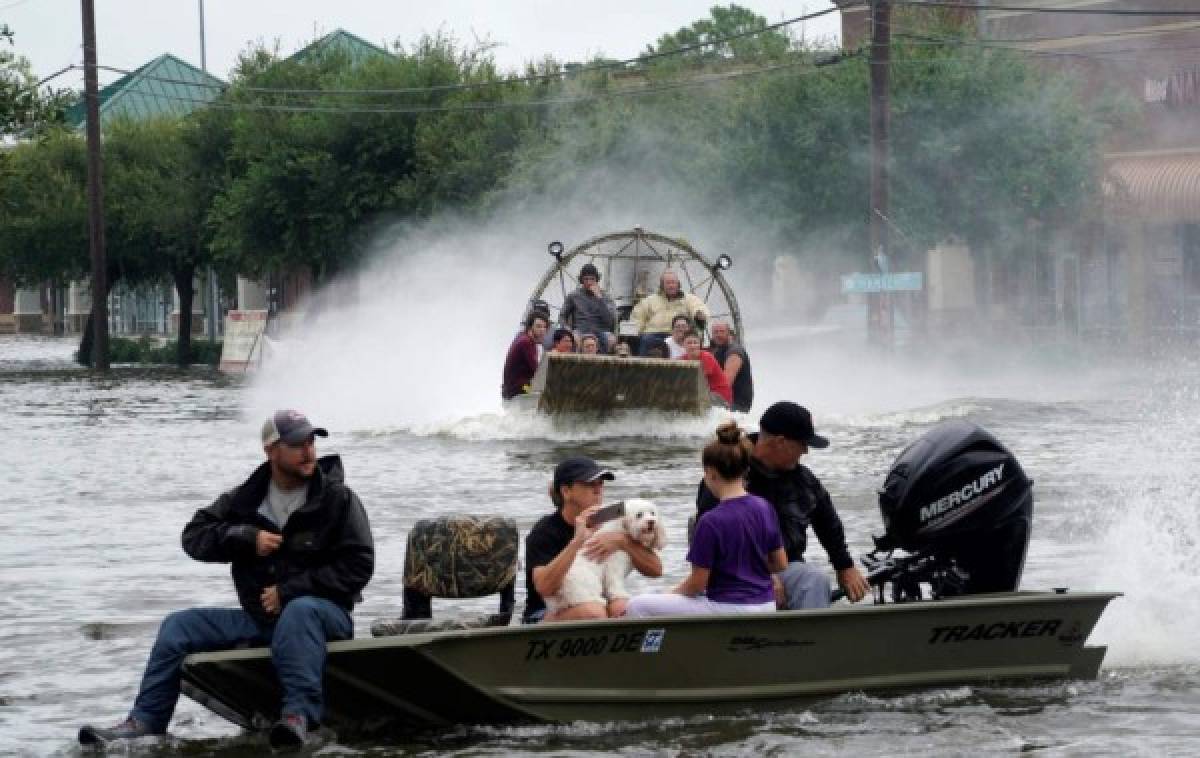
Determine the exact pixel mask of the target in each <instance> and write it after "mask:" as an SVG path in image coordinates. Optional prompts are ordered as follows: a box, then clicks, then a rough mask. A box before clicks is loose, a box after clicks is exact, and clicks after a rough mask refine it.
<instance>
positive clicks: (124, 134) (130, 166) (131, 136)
mask: <svg viewBox="0 0 1200 758" xmlns="http://www.w3.org/2000/svg"><path fill="white" fill-rule="evenodd" d="M197 138H198V135H196V134H195V133H194V132H191V133H189V132H188V130H187V128H186V127H185V125H184V123H183V122H182V121H181V120H179V119H176V118H154V119H148V120H142V121H128V120H120V121H117V122H115V123H113V124H112V125H110V126H109V127H108V129H107V130H106V136H105V143H104V148H105V154H106V156H105V167H106V171H105V198H106V200H107V203H106V206H107V207H106V213H107V221H108V223H107V229H108V232H107V234H108V237H107V241H108V250H109V254H110V255H112V256H114V257H115V258H116V260H117V261H118V266H119V267H120V275H121V276H123V277H124V278H125V279H126V280H127V281H156V280H159V279H161V278H162V277H164V276H169V277H170V278H171V280H172V282H173V284H174V286H175V291H176V292H177V293H178V295H179V329H178V332H179V338H178V341H177V343H176V351H177V352H176V361H177V363H178V364H179V365H180V366H186V365H188V364H190V363H191V335H192V304H193V302H194V297H195V290H194V283H195V278H196V272H197V271H198V270H199V269H200V267H202V266H204V265H205V264H206V263H207V262H208V260H209V256H208V249H207V247H206V246H205V245H204V244H203V238H202V234H201V227H202V224H203V221H204V216H205V213H206V212H207V209H208V200H209V198H210V197H211V190H209V191H208V192H206V191H205V189H206V186H205V183H204V180H203V178H202V174H201V168H202V166H204V165H205V164H204V158H203V156H202V154H199V153H198V151H199V149H200V147H201V146H202V145H203V143H202V142H199V143H198V142H196V141H191V142H189V139H192V140H196V139H197Z"/></svg>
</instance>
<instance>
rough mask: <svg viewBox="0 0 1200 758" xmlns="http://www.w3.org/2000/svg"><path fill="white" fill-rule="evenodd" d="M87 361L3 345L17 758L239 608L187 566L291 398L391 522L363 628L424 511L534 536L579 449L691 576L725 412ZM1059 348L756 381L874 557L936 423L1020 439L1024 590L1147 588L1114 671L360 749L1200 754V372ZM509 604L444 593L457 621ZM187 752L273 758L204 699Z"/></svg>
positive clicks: (771, 363)
mask: <svg viewBox="0 0 1200 758" xmlns="http://www.w3.org/2000/svg"><path fill="white" fill-rule="evenodd" d="M73 348H74V345H73V344H72V343H70V342H66V341H61V340H48V339H25V338H11V337H5V338H0V429H2V430H3V433H4V441H3V444H2V445H0V524H2V525H3V526H2V528H0V577H2V580H0V586H2V587H3V592H2V593H0V755H10V754H13V755H45V754H52V753H63V752H65V753H70V752H71V751H73V750H74V749H75V748H74V735H75V730H76V729H77V727H78V725H79V724H80V723H81V722H83V721H85V720H87V721H98V722H101V723H103V722H109V721H115V720H117V719H118V718H119V717H122V716H123V715H124V713H125V710H126V708H127V707H128V705H129V703H130V701H131V699H132V696H133V694H134V692H135V690H136V687H137V683H138V681H139V679H140V677H141V671H142V666H143V664H144V661H145V658H146V654H147V652H148V650H149V646H150V643H151V641H152V640H153V637H154V633H155V630H156V627H157V623H158V621H159V620H160V619H161V618H162V616H163V615H164V614H166V613H167V612H169V611H171V610H173V609H176V608H180V607H186V606H192V605H231V604H233V603H234V602H235V599H234V596H233V592H232V588H231V583H230V581H229V578H228V574H227V570H226V568H225V567H223V566H217V565H205V564H200V563H196V562H193V561H191V560H189V559H188V558H187V557H186V556H185V555H184V554H183V552H182V550H181V549H180V546H179V533H180V530H181V528H182V526H183V524H184V523H185V522H186V521H187V520H188V518H189V517H190V516H191V514H192V512H193V511H194V510H195V509H196V508H198V507H201V506H203V505H206V504H207V503H208V502H210V501H211V499H212V498H213V497H215V496H216V495H217V494H218V492H219V491H220V490H221V489H223V488H226V487H229V486H232V485H234V484H237V483H238V482H239V481H240V480H241V478H243V477H244V476H245V475H246V474H247V473H248V472H249V471H250V470H251V468H252V467H253V466H254V465H257V463H258V462H259V461H260V459H261V449H260V448H259V446H258V444H257V427H258V425H259V423H260V419H259V415H260V412H261V410H262V409H263V408H264V407H269V406H270V404H271V403H272V397H273V396H274V394H273V393H275V391H276V390H279V391H278V395H279V396H280V397H285V398H287V399H288V402H299V403H305V407H306V409H307V410H309V411H310V413H311V414H312V415H313V417H314V420H315V421H317V422H319V423H322V424H324V425H327V426H328V427H329V428H330V431H331V432H332V437H331V438H330V439H328V440H322V441H321V446H320V448H319V452H338V453H340V454H341V455H342V456H343V458H344V461H345V466H346V472H347V481H348V482H349V483H350V484H351V485H352V486H353V487H354V488H355V489H356V490H357V492H358V493H359V494H360V496H361V497H362V500H363V502H364V504H365V505H366V507H367V509H368V512H369V513H370V516H371V519H372V525H373V528H374V531H375V536H376V543H377V549H378V564H377V572H376V577H375V579H374V580H373V582H372V583H371V585H370V586H369V587H368V590H367V593H366V602H365V604H364V605H362V606H360V608H359V610H358V611H357V613H356V619H357V627H358V634H359V635H360V636H362V635H366V634H369V632H368V629H369V626H370V621H371V620H372V619H374V618H378V617H382V616H390V615H395V614H398V612H399V604H400V595H401V585H400V577H401V570H402V565H403V551H404V541H405V537H406V535H407V532H408V530H409V528H410V526H411V525H412V523H413V521H414V520H416V519H418V518H422V517H425V516H429V515H433V514H441V513H446V512H451V511H467V512H477V513H483V514H508V515H512V516H514V517H516V518H517V520H518V523H519V525H520V526H521V528H522V530H525V529H528V527H529V526H530V525H531V524H532V523H533V522H534V521H535V520H536V519H537V518H538V517H539V516H540V515H542V514H543V513H545V512H546V510H547V509H548V508H549V507H550V506H549V503H548V500H547V498H546V495H545V490H546V486H547V484H548V478H549V471H550V468H551V467H552V466H553V463H554V462H555V461H556V460H557V459H558V458H559V457H561V456H564V455H566V454H568V453H574V452H583V453H586V454H589V455H592V456H595V457H597V458H599V459H601V460H602V461H603V462H604V463H606V464H607V465H610V466H612V467H614V468H615V469H616V470H617V472H618V478H617V480H616V481H615V482H613V483H612V484H611V485H610V487H609V488H608V497H609V499H618V498H621V497H627V496H639V497H647V498H650V499H653V500H655V501H656V502H657V503H658V504H659V506H660V509H661V510H662V511H663V513H664V515H665V518H666V519H667V520H668V521H669V523H670V526H671V530H672V537H673V541H672V543H671V544H670V545H669V546H668V548H667V549H666V551H665V553H664V565H665V566H666V567H667V575H668V576H667V577H666V578H665V579H664V580H662V581H661V582H658V583H650V582H647V581H640V582H635V584H636V587H635V591H636V589H637V588H638V587H640V588H654V589H658V588H663V587H666V586H669V583H670V582H673V581H675V580H677V579H678V578H680V577H681V576H682V574H683V573H684V561H683V555H684V542H685V539H684V525H685V523H686V518H687V515H688V514H689V513H690V511H691V500H692V497H693V495H694V491H695V483H696V481H697V476H698V470H699V467H698V452H697V451H698V449H699V447H700V445H701V444H702V442H703V440H704V436H705V435H706V434H708V433H710V432H711V429H712V428H713V427H715V424H716V421H717V418H716V417H715V416H714V417H713V418H711V419H704V420H702V421H685V422H678V421H676V422H667V421H666V420H663V419H654V418H646V417H639V418H637V419H624V420H618V421H612V422H608V423H605V424H601V425H593V426H589V427H579V426H570V425H556V424H552V423H550V422H548V421H546V420H545V419H539V418H533V417H523V418H515V417H510V416H504V415H502V414H500V413H499V412H495V413H487V412H485V413H475V412H473V411H472V412H471V413H469V414H464V413H461V412H460V413H456V412H455V409H454V408H452V407H446V408H441V409H440V410H439V412H438V413H433V414H431V415H427V416H423V417H422V418H421V421H420V423H415V422H412V421H411V420H409V419H406V417H405V415H406V414H405V412H404V411H403V410H401V411H395V410H394V409H390V408H392V406H390V405H389V403H388V401H387V397H386V395H384V396H378V395H375V396H371V397H363V396H362V395H361V393H359V394H355V393H346V396H339V395H337V393H335V392H330V391H328V389H327V388H321V387H316V388H313V387H304V386H297V385H296V384H289V383H288V382H289V379H288V378H287V377H283V378H279V377H276V379H275V381H276V384H275V385H273V386H272V387H269V388H268V387H264V386H262V385H261V384H260V385H259V386H257V387H256V386H252V385H250V384H249V383H247V382H245V381H241V380H230V379H228V378H223V377H220V376H218V375H215V374H212V373H209V372H204V371H193V372H177V371H170V370H140V369H130V368H124V369H118V370H117V371H115V372H114V373H113V375H112V376H111V377H107V378H103V379H97V378H94V377H91V376H89V375H88V374H86V373H84V372H82V371H80V370H79V369H77V368H76V367H74V366H73V365H72V364H71V363H70V360H69V359H70V353H71V351H72V350H73ZM1035 358H1036V356H1035ZM1041 358H1042V359H1041V360H1040V361H1039V360H1033V359H1031V360H1030V361H1029V362H1028V363H1026V364H1025V365H1026V368H1023V369H1021V370H1020V371H1019V372H1018V371H1015V370H1013V369H1011V368H1009V369H1001V368H998V367H1000V366H1005V365H1007V366H1011V365H1012V363H1011V362H1008V361H997V362H996V363H995V364H994V365H993V366H992V367H987V366H980V365H978V364H974V363H972V362H970V361H966V360H962V359H961V358H960V357H950V358H946V359H945V360H943V361H941V362H938V363H936V365H935V364H934V363H931V362H929V361H924V362H922V363H920V364H916V363H914V364H912V365H896V364H895V363H891V364H883V363H881V364H878V365H868V364H864V363H863V362H862V361H861V360H859V359H858V358H855V357H849V356H838V355H833V354H830V355H824V356H822V360H821V361H820V365H821V366H822V369H821V371H819V372H817V371H812V370H807V369H806V368H805V367H806V366H808V365H809V364H815V363H816V362H815V361H802V362H800V363H801V365H800V366H798V365H797V361H796V359H795V357H794V355H793V353H792V352H790V351H788V350H784V349H782V348H781V346H779V345H772V344H770V343H764V344H762V345H761V346H760V347H759V349H758V352H757V353H756V354H755V357H754V360H755V364H754V365H755V369H756V371H757V372H759V374H760V375H761V376H762V377H763V378H764V379H763V382H762V389H761V390H760V391H761V392H762V393H763V394H762V395H760V402H761V403H762V404H763V406H765V403H767V402H770V401H771V400H774V399H779V398H780V397H783V396H785V395H786V396H788V397H789V399H795V400H799V401H801V402H804V403H806V404H808V405H809V406H810V407H811V408H812V409H813V411H814V413H815V415H816V419H817V424H818V429H819V430H820V431H821V432H822V433H824V434H826V435H827V436H829V437H830V438H831V439H832V441H833V445H832V447H831V448H830V449H829V450H827V451H823V452H819V453H816V454H814V455H812V456H810V457H809V458H808V459H807V460H806V462H807V463H809V465H810V466H811V467H812V468H813V470H814V471H815V472H816V473H817V474H818V476H820V477H821V478H822V479H823V480H824V482H825V483H826V486H827V487H828V488H829V490H830V491H831V493H832V494H833V497H834V500H835V502H836V503H837V504H838V507H839V510H840V511H841V514H842V517H843V520H844V521H845V523H846V528H847V532H848V535H849V536H850V539H851V551H852V553H854V554H856V555H858V554H861V553H862V552H865V551H866V550H867V549H868V548H869V546H870V544H871V543H870V535H871V534H872V533H876V534H877V533H880V532H881V531H882V526H881V524H880V521H879V514H878V509H877V506H876V504H875V497H874V491H875V489H876V488H877V487H878V486H880V484H881V483H882V477H883V473H884V472H885V471H886V469H887V468H888V466H889V464H890V462H891V460H892V459H893V458H894V456H895V455H896V454H897V453H898V452H899V450H900V449H901V448H902V447H903V446H904V445H905V444H907V443H908V442H910V441H911V440H913V439H914V438H916V437H917V436H919V435H920V434H921V433H922V432H923V431H925V430H926V429H928V428H929V427H930V426H931V425H933V424H935V423H937V422H938V421H940V420H944V419H947V418H969V419H971V420H974V421H976V422H978V423H980V424H982V425H984V426H985V427H987V428H989V429H990V430H991V431H992V432H993V433H995V434H996V435H997V436H998V437H999V438H1000V439H1001V440H1002V441H1004V442H1005V443H1006V444H1008V445H1009V446H1010V447H1011V448H1012V449H1013V451H1014V452H1015V454H1016V455H1017V457H1018V459H1019V460H1020V461H1021V463H1022V465H1023V466H1024V467H1025V469H1026V471H1027V473H1028V474H1029V475H1030V476H1031V477H1032V478H1033V479H1034V480H1035V493H1036V498H1037V503H1036V506H1035V526H1034V536H1033V542H1032V544H1031V547H1030V552H1029V558H1028V562H1027V565H1026V571H1025V576H1024V581H1023V586H1025V587H1028V588H1044V587H1052V586H1069V587H1071V588H1073V589H1081V590H1082V589H1089V590H1091V589H1096V590H1119V591H1123V592H1125V593H1126V597H1125V598H1123V599H1120V600H1117V601H1116V602H1115V603H1114V604H1113V605H1112V607H1111V608H1110V609H1109V611H1108V613H1107V615H1106V616H1105V618H1104V619H1103V620H1102V622H1101V625H1100V627H1098V629H1097V632H1096V634H1095V635H1094V636H1093V640H1092V641H1093V643H1101V644H1108V645H1109V646H1110V650H1109V655H1108V659H1107V662H1106V666H1105V669H1104V671H1103V672H1102V675H1101V677H1100V679H1099V680H1098V681H1094V682H1055V683H1042V684H1036V685H1027V686H1002V687H1001V686H997V687H959V688H951V689H935V690H930V691H923V692H919V693H912V694H907V695H902V696H895V697H876V696H866V695H863V694H855V693H849V694H846V695H844V696H840V697H836V698H832V699H830V700H828V701H825V702H822V703H819V704H817V705H816V706H813V707H808V708H804V709H795V710H784V711H770V712H746V713H743V714H740V715H737V716H719V717H718V716H711V715H703V714H701V715H698V716H696V717H694V718H689V719H682V720H670V721H666V722H662V721H646V722H637V721H634V722H622V723H603V724H589V725H571V726H564V727H523V728H516V729H462V730H458V731H455V732H453V733H450V734H444V735H437V736H431V737H428V738H426V739H422V740H419V741H416V742H395V743H380V744H370V745H359V744H354V745H347V746H344V750H345V753H344V754H363V755H372V756H400V755H416V754H421V753H433V752H437V753H447V754H452V755H453V754H458V755H481V754H511V753H544V754H566V753H569V754H572V755H587V754H608V753H613V752H625V753H633V754H644V753H655V754H681V753H682V754H689V755H691V754H714V755H742V754H751V753H753V754H778V755H784V754H789V755H790V754H801V753H803V754H805V755H840V754H867V755H871V754H881V753H886V754H890V755H926V754H949V755H953V754H978V753H979V752H992V753H1001V754H1012V753H1016V752H1022V751H1034V750H1038V751H1042V752H1044V753H1045V754H1047V755H1114V756H1115V755H1194V754H1196V753H1197V751H1198V750H1200V652H1198V651H1197V649H1196V647H1195V645H1194V642H1195V638H1196V632H1195V630H1196V629H1197V627H1198V625H1200V574H1198V573H1197V572H1196V571H1195V570H1194V566H1195V561H1196V558H1197V556H1198V555H1200V548H1198V545H1197V535H1198V534H1200V495H1198V494H1197V493H1198V492H1200V475H1198V474H1197V472H1198V471H1200V468H1198V467H1197V465H1196V462H1197V459H1198V458H1197V456H1198V455H1200V440H1198V437H1197V435H1196V429H1195V427H1196V421H1197V419H1200V373H1197V372H1196V370H1195V369H1196V367H1195V366H1194V365H1182V364H1179V363H1178V362H1175V363H1171V364H1155V363H1153V362H1149V363H1142V364H1140V365H1132V364H1131V363H1130V362H1128V361H1124V362H1121V361H1111V362H1102V361H1100V362H1098V361H1096V360H1090V361H1089V360H1084V359H1083V358H1081V357H1079V356H1062V355H1057V356H1050V357H1047V356H1045V355H1043V356H1042V357H1041ZM1038 362H1040V363H1041V364H1042V365H1041V366H1040V367H1039V368H1036V369H1035V368H1030V367H1029V364H1031V363H1038ZM885 372H886V373H885ZM885 376H886V377H887V379H886V380H884V379H882V377H885ZM491 391H492V387H491V384H489V385H488V389H487V392H488V393H489V396H490V393H491ZM397 405H398V406H399V407H401V408H403V406H404V403H397ZM496 405H497V406H498V402H497V403H496ZM758 411H761V407H759V408H756V411H755V413H752V414H750V416H749V417H748V418H747V419H746V420H747V422H748V423H749V424H750V425H751V426H752V425H753V422H754V420H755V419H756V418H757V416H756V413H757V412H758ZM430 418H435V419H440V420H432V421H431V420H429V419H430ZM813 542H814V544H813V546H811V547H810V556H812V557H813V558H815V559H817V560H818V561H821V560H823V558H824V556H823V554H822V552H821V550H820V548H819V545H816V544H815V540H814V541H813ZM518 594H519V597H523V588H519V589H518ZM493 602H494V600H493V599H487V600H486V601H471V602H459V603H450V602H442V603H439V604H437V605H436V608H435V612H436V613H439V614H441V613H454V612H455V611H457V610H474V609H479V610H483V609H491V607H492V605H493ZM847 654H848V655H852V654H853V651H847ZM897 654H898V655H901V654H903V651H897ZM172 734H173V735H174V738H176V739H177V740H183V741H185V742H184V743H183V744H182V745H180V744H177V743H167V744H157V745H148V746H146V752H145V753H144V754H146V755H155V754H164V755H165V754H178V751H179V750H180V749H184V750H185V751H187V752H188V753H189V754H191V753H193V751H195V752H201V753H204V754H212V755H227V756H235V755H238V756H241V755H253V754H256V753H257V752H258V750H259V749H260V748H261V746H260V745H259V744H258V743H255V742H253V741H248V740H247V738H245V737H243V736H240V735H238V733H237V730H236V729H234V728H233V727H231V726H229V725H228V724H226V723H224V722H222V721H221V720H220V719H219V718H217V717H216V716H214V715H212V714H210V713H209V712H207V711H206V710H204V709H203V708H201V707H199V706H197V705H195V704H193V703H191V702H190V701H187V700H186V699H185V700H183V701H181V705H180V708H179V710H178V711H177V713H176V717H175V721H174V724H173V726H172ZM139 754H143V753H141V752H139Z"/></svg>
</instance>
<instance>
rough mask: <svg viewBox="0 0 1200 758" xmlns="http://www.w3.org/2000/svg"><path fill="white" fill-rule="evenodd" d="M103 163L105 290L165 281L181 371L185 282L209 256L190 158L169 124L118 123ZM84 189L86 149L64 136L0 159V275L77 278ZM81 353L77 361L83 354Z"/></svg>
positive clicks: (83, 249)
mask: <svg viewBox="0 0 1200 758" xmlns="http://www.w3.org/2000/svg"><path fill="white" fill-rule="evenodd" d="M103 162H104V194H105V242H106V245H105V247H106V258H107V262H108V266H107V278H108V286H109V287H110V288H111V287H112V286H113V285H115V284H116V283H117V282H119V281H124V282H126V283H129V284H139V283H144V282H157V281H161V280H163V279H164V278H168V277H169V278H170V279H171V280H172V281H173V282H174V283H175V285H176V287H177V289H178V291H179V295H180V303H181V326H182V327H183V328H184V332H183V333H184V335H185V336H184V338H183V339H181V340H180V352H179V360H180V362H181V363H187V362H188V360H189V354H188V344H187V343H188V337H187V335H190V331H188V328H189V327H190V323H189V322H190V319H191V300H192V279H193V276H194V275H195V272H196V269H197V267H198V266H199V265H202V264H203V263H204V262H206V261H207V257H208V252H207V248H206V247H205V246H204V245H203V244H201V243H202V237H201V229H202V224H203V221H204V215H205V212H206V210H207V205H206V204H205V203H204V199H205V196H204V186H203V185H202V183H201V182H200V181H199V177H200V173H199V170H198V165H199V160H198V154H197V153H195V152H192V151H190V150H189V149H188V145H187V143H186V141H185V131H184V126H183V124H182V123H180V122H179V121H178V120H173V119H153V120H148V121H140V122H133V121H117V122H115V123H113V124H112V125H110V126H109V127H108V128H107V129H106V131H105V139H104V155H103ZM86 188H87V161H86V153H85V146H84V142H83V139H82V138H81V137H79V136H78V135H77V134H75V133H73V132H68V131H65V130H57V129H56V130H51V131H50V132H48V133H47V134H45V135H43V136H42V137H40V138H38V139H37V140H35V141H31V142H26V143H23V144H20V145H18V146H17V147H16V148H14V149H13V150H12V151H10V152H9V153H8V154H6V155H4V156H0V203H2V204H3V205H2V207H3V213H2V214H0V271H3V272H4V274H5V275H6V276H9V277H12V278H13V279H15V280H17V281H18V282H21V283H23V284H30V285H34V284H38V283H40V282H44V281H48V280H53V281H71V280H76V279H84V278H86V277H87V276H88V274H89V272H90V271H91V263H90V257H89V245H88V231H87V230H88V225H87V195H86ZM84 339H85V342H86V341H87V340H89V339H90V330H85V334H84ZM87 348H88V345H86V344H85V345H84V346H83V347H82V348H81V351H80V354H81V355H84V356H88V355H90V350H89V349H87Z"/></svg>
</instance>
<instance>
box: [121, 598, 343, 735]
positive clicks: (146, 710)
mask: <svg viewBox="0 0 1200 758" xmlns="http://www.w3.org/2000/svg"><path fill="white" fill-rule="evenodd" d="M353 636H354V622H353V621H352V620H351V618H350V614H349V613H347V612H346V611H345V610H343V609H342V608H341V607H339V606H338V605H337V604H335V603H333V602H330V601H329V600H326V599H324V598H319V597H312V596H304V597H298V598H296V599H294V600H292V601H291V602H289V603H288V604H287V605H286V606H284V608H283V612H282V613H280V614H279V620H278V621H276V622H275V624H273V625H270V626H260V625H259V624H258V622H256V621H255V620H254V619H253V617H251V616H250V614H248V613H246V612H245V611H243V610H241V609H240V608H189V609H188V610H186V611H176V612H174V613H172V614H170V615H169V616H167V617H166V618H165V619H163V622H162V626H160V627H159V629H158V637H157V639H155V640H154V648H153V649H152V650H151V651H150V660H149V661H147V662H146V673H145V674H143V675H142V686H141V688H139V689H138V694H137V699H136V700H134V703H133V710H132V711H130V713H129V715H131V716H133V717H134V718H135V719H137V720H138V721H140V722H141V723H143V724H145V725H146V726H147V727H148V728H149V729H150V730H151V731H155V732H165V731H166V729H167V725H168V724H169V723H170V722H171V714H173V713H174V712H175V703H176V702H177V701H178V700H179V681H180V672H181V671H182V668H183V659H184V658H186V657H187V656H188V654H189V653H203V652H209V651H213V650H228V649H230V648H234V647H237V646H239V645H251V646H262V645H270V646H271V661H272V662H273V663H274V664H275V673H276V675H277V676H278V677H279V684H280V685H281V686H282V688H283V704H282V707H281V710H280V712H281V713H289V714H290V713H294V714H298V715H301V716H304V717H305V718H306V719H308V721H309V722H310V723H315V722H319V721H320V720H321V716H322V713H323V711H324V697H323V692H322V678H323V676H324V672H325V643H326V642H327V641H331V640H346V639H350V638H351V637H353Z"/></svg>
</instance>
